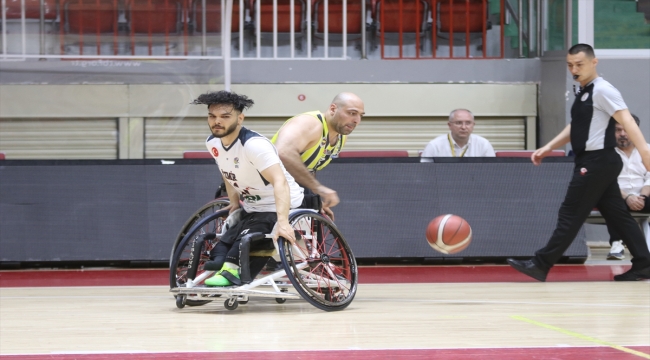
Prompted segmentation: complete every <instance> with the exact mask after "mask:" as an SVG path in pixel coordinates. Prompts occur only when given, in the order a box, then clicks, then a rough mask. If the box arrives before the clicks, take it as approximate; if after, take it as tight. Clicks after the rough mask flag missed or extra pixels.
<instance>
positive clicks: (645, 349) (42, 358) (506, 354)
mask: <svg viewBox="0 0 650 360" xmlns="http://www.w3.org/2000/svg"><path fill="white" fill-rule="evenodd" d="M626 350H628V351H633V352H634V353H629V352H623V351H621V350H618V349H614V348H611V347H605V346H603V347H570V348H568V347H550V348H495V349H402V350H390V349H386V350H384V349H382V350H332V351H260V352H219V353H200V352H194V353H146V354H145V353H143V354H122V353H120V354H79V355H77V354H52V355H7V356H2V358H3V359H7V360H9V359H12V360H13V359H15V360H70V359H75V360H158V359H159V360H181V359H182V360H186V359H192V360H213V359H219V360H254V359H265V360H293V359H296V360H298V359H300V360H322V359H341V358H343V359H346V360H367V359H370V360H374V359H407V360H415V359H444V360H533V359H545V360H553V359H571V360H635V359H642V358H644V357H643V356H641V357H640V356H639V353H640V354H641V355H647V354H648V353H650V346H635V347H627V348H626ZM646 358H647V357H646Z"/></svg>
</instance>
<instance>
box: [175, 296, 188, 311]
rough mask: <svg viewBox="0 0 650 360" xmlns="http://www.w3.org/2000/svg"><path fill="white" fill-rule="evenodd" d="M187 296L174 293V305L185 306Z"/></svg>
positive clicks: (180, 307)
mask: <svg viewBox="0 0 650 360" xmlns="http://www.w3.org/2000/svg"><path fill="white" fill-rule="evenodd" d="M186 301H187V297H185V295H176V307H177V308H179V309H182V308H184V307H185V303H186Z"/></svg>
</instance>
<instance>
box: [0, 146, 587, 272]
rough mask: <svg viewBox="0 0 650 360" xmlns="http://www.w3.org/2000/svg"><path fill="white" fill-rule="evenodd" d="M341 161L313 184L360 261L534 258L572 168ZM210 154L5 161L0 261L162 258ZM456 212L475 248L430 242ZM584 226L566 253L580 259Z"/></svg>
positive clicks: (201, 183)
mask: <svg viewBox="0 0 650 360" xmlns="http://www.w3.org/2000/svg"><path fill="white" fill-rule="evenodd" d="M364 160H365V161H363V160H361V161H360V160H359V159H354V160H352V159H350V160H348V159H338V160H337V161H335V162H333V163H332V164H330V165H329V166H328V167H327V168H326V169H325V170H323V171H321V172H320V173H319V175H318V176H319V180H320V181H321V182H323V183H324V184H326V185H327V186H329V187H331V188H333V189H335V190H337V191H338V193H339V196H340V198H341V203H340V204H339V205H338V206H337V207H335V208H334V211H335V215H336V224H337V225H338V227H339V228H340V229H341V231H342V233H343V234H344V235H345V237H346V240H347V241H348V243H349V244H350V246H351V247H352V250H353V252H354V254H355V255H356V256H357V258H361V259H363V258H373V259H434V260H436V259H438V260H444V259H451V260H457V259H464V260H466V261H467V260H469V261H472V260H476V261H480V260H489V259H502V258H505V257H509V256H530V255H532V254H533V252H534V251H535V250H536V249H538V248H539V247H541V246H543V245H544V244H545V243H546V241H547V240H548V238H549V236H550V235H551V231H552V230H553V228H554V226H555V222H556V218H557V210H558V208H559V206H560V203H561V202H562V199H563V197H564V193H565V191H566V187H567V185H568V182H569V180H570V177H571V169H572V167H573V164H572V163H570V162H569V161H570V159H567V158H561V159H560V160H553V161H548V162H546V163H544V164H543V165H542V166H537V167H536V166H533V165H532V164H530V162H529V161H522V160H520V159H509V160H510V161H507V160H504V159H503V158H500V159H494V158H493V159H476V158H474V159H469V158H468V159H452V161H450V160H449V159H436V162H434V163H419V160H414V159H413V158H405V159H403V160H401V161H395V160H394V159H393V160H382V159H364ZM220 181H221V180H220V176H219V172H218V169H217V167H216V165H214V162H213V161H212V160H209V159H208V160H178V161H175V163H174V164H168V165H163V164H162V162H161V161H160V160H140V161H137V160H136V161H134V160H130V161H1V162H0V261H1V262H3V263H9V262H66V261H67V262H69V261H77V262H88V263H91V262H96V261H167V260H168V257H169V254H170V249H171V246H172V244H173V241H174V237H175V236H176V235H177V234H178V231H179V229H180V227H181V226H182V225H183V224H184V222H185V221H186V220H187V218H188V217H189V215H191V214H192V213H193V211H194V210H195V209H196V208H198V207H199V206H200V205H202V204H204V203H206V202H207V201H209V200H211V197H212V196H213V195H214V192H215V190H216V187H217V185H218V184H219V183H220ZM448 213H451V214H456V215H459V216H462V217H463V218H465V219H466V220H467V221H468V222H469V224H470V225H471V226H472V231H473V240H472V244H471V245H470V246H469V247H468V248H467V249H466V250H464V251H462V252H460V253H458V254H455V255H445V254H441V253H438V252H436V251H434V250H433V249H432V248H431V247H429V245H428V244H427V242H426V239H425V229H426V226H427V224H428V223H429V221H430V220H431V219H433V218H434V217H436V216H438V215H442V214H448ZM584 238H585V235H584V231H580V233H579V235H578V238H577V239H576V241H575V242H574V243H573V245H572V246H571V247H570V248H569V249H568V250H567V251H566V253H565V256H566V257H567V258H573V259H578V261H579V260H580V259H582V260H584V259H586V257H587V247H586V245H585V241H584Z"/></svg>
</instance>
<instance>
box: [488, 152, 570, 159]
mask: <svg viewBox="0 0 650 360" xmlns="http://www.w3.org/2000/svg"><path fill="white" fill-rule="evenodd" d="M533 152H535V150H498V151H495V155H496V157H527V158H529V157H530V156H531V155H532V154H533ZM565 154H566V153H565V151H564V150H553V151H551V152H550V153H549V154H548V155H547V156H564V155H565Z"/></svg>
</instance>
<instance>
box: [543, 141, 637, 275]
mask: <svg viewBox="0 0 650 360" xmlns="http://www.w3.org/2000/svg"><path fill="white" fill-rule="evenodd" d="M622 168H623V161H622V160H621V157H620V156H619V155H618V154H617V153H616V151H615V150H614V149H613V148H611V149H603V150H597V151H585V152H583V153H582V154H580V155H578V156H576V159H575V168H574V169H573V178H572V179H571V183H570V184H569V188H568V190H567V193H566V196H565V198H564V202H563V203H562V206H560V210H559V212H558V219H557V226H556V228H555V231H554V232H553V235H552V236H551V238H550V239H549V241H548V243H547V244H546V246H545V247H543V248H541V249H539V250H537V252H536V253H535V258H534V259H533V261H534V262H535V264H536V265H537V266H539V267H540V268H542V269H544V270H549V269H550V268H551V267H552V266H553V265H555V263H557V261H558V260H559V259H560V257H562V254H564V252H565V251H566V249H568V248H569V246H570V245H571V243H572V242H573V240H574V239H575V237H576V235H577V234H578V231H579V230H580V227H581V226H582V224H584V222H585V220H586V219H587V217H588V216H589V213H590V212H591V210H592V209H593V208H595V207H598V210H600V213H601V214H602V215H603V218H605V221H606V222H607V223H608V224H609V225H610V226H611V227H612V229H614V230H615V231H617V232H618V233H619V234H620V235H621V239H622V240H623V242H624V243H625V244H626V245H627V248H628V250H630V253H631V254H632V256H633V258H632V269H633V270H639V269H644V268H646V267H649V266H650V252H648V246H647V245H646V243H645V236H644V235H643V232H642V231H641V229H640V228H639V225H638V224H637V222H636V221H634V219H633V218H632V216H631V215H630V213H629V210H628V209H627V206H626V205H625V202H624V201H623V199H622V198H621V190H620V188H619V187H618V181H617V178H618V175H619V174H620V172H621V169H622Z"/></svg>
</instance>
